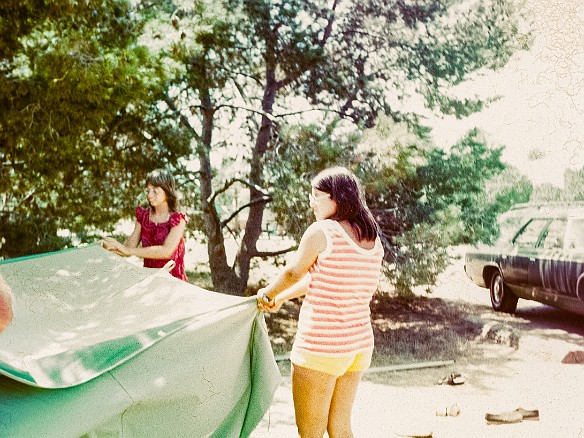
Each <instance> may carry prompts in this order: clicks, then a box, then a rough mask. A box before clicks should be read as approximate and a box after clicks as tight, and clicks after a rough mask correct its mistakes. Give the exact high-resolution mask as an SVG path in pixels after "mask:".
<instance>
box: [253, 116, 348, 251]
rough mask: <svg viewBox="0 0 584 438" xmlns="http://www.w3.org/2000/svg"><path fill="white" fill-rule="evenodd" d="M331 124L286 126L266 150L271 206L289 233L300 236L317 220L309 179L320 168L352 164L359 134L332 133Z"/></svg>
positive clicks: (295, 237) (278, 220)
mask: <svg viewBox="0 0 584 438" xmlns="http://www.w3.org/2000/svg"><path fill="white" fill-rule="evenodd" d="M335 127H336V122H333V123H332V124H330V125H329V126H325V127H320V126H317V125H307V126H303V125H299V126H287V127H286V128H285V129H282V130H281V134H280V138H279V144H278V147H277V148H275V149H273V150H271V151H269V152H268V153H267V154H266V157H265V158H266V160H268V161H270V162H274V163H275V162H278V163H280V165H279V166H270V167H269V175H268V176H266V183H267V185H268V186H269V187H270V189H271V193H272V202H271V203H270V209H271V210H272V211H273V212H274V213H275V215H276V217H275V219H276V221H277V222H278V223H279V224H280V225H282V226H283V227H284V228H285V229H286V233H287V234H288V235H289V236H290V237H292V238H294V239H296V240H299V239H300V237H301V236H302V233H303V232H304V230H305V229H306V226H307V224H309V223H310V222H312V221H313V220H314V215H313V213H312V211H311V210H310V207H309V203H308V194H309V193H310V190H311V188H310V180H311V179H312V178H313V177H314V176H316V174H317V173H318V172H320V171H321V170H323V169H325V168H327V167H329V166H333V165H343V166H348V167H351V162H352V160H353V157H354V155H353V151H354V149H355V147H356V141H357V140H358V138H357V137H356V136H355V135H354V134H351V133H349V134H346V135H333V134H332V132H333V131H334V128H335Z"/></svg>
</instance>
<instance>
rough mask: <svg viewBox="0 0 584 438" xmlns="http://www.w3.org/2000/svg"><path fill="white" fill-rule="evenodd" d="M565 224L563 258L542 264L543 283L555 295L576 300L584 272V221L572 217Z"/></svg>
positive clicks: (548, 260) (555, 258)
mask: <svg viewBox="0 0 584 438" xmlns="http://www.w3.org/2000/svg"><path fill="white" fill-rule="evenodd" d="M565 224H566V226H565V231H564V241H563V249H562V252H561V256H559V257H556V256H552V257H548V259H547V260H546V261H545V263H543V264H542V269H543V283H544V288H545V289H546V290H549V291H550V292H552V293H554V294H558V295H562V296H569V297H574V298H575V297H577V290H576V286H577V284H578V278H579V277H580V276H581V275H582V273H583V272H584V263H583V261H584V219H583V218H581V217H572V218H570V219H568V220H567V221H566V222H565ZM546 240H548V239H546Z"/></svg>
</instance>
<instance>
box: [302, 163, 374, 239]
mask: <svg viewBox="0 0 584 438" xmlns="http://www.w3.org/2000/svg"><path fill="white" fill-rule="evenodd" d="M311 184H312V187H314V188H315V189H318V190H320V191H321V192H324V193H328V194H329V195H330V197H331V198H332V200H333V201H335V202H336V204H337V211H336V213H335V214H334V216H333V217H330V218H329V219H334V220H336V221H342V220H346V221H348V222H349V224H351V227H353V229H354V230H355V233H356V234H357V237H358V239H359V240H375V238H376V237H377V236H378V235H379V225H378V224H377V222H376V221H375V218H374V217H373V214H371V211H369V208H368V207H367V203H366V202H365V194H364V193H363V188H362V187H361V184H360V183H359V181H358V180H357V178H356V177H355V175H353V173H352V172H351V171H349V170H348V169H346V168H344V167H340V166H338V167H331V168H328V169H325V170H323V171H322V172H320V173H319V174H318V175H316V177H314V179H313V180H312V183H311Z"/></svg>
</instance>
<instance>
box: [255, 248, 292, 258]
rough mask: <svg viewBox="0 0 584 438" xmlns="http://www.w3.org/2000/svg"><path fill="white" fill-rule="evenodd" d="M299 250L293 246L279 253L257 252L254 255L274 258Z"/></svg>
mask: <svg viewBox="0 0 584 438" xmlns="http://www.w3.org/2000/svg"><path fill="white" fill-rule="evenodd" d="M297 249H298V245H295V246H291V247H289V248H286V249H281V250H279V251H256V252H254V253H253V254H252V256H253V257H274V256H277V255H282V254H286V253H289V252H291V251H296V250H297Z"/></svg>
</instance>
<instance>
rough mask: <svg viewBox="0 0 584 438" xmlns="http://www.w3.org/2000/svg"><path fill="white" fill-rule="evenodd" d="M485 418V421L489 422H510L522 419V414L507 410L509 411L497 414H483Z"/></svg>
mask: <svg viewBox="0 0 584 438" xmlns="http://www.w3.org/2000/svg"><path fill="white" fill-rule="evenodd" d="M485 420H487V423H491V424H511V423H520V422H522V421H523V415H522V414H521V412H519V411H517V410H515V411H509V412H501V413H499V414H490V413H487V414H485Z"/></svg>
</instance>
